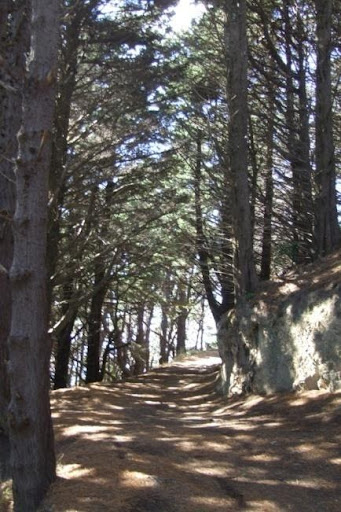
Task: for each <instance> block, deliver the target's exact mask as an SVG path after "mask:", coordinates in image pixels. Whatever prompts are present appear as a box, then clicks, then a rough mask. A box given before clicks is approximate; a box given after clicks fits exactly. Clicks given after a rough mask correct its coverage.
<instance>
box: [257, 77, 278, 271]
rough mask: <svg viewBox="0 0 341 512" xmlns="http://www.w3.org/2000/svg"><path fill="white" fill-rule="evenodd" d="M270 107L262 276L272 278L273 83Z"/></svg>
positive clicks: (270, 86) (267, 136) (269, 91)
mask: <svg viewBox="0 0 341 512" xmlns="http://www.w3.org/2000/svg"><path fill="white" fill-rule="evenodd" d="M268 94H269V100H270V102H269V103H270V109H269V115H268V121H267V123H268V126H267V134H266V139H267V140H266V175H265V198H264V221H263V222H264V224H263V237H262V256H261V271H260V278H261V279H262V280H268V279H270V275H271V260H272V210H273V195H274V190H273V189H274V184H273V150H274V148H273V146H274V124H275V123H274V117H273V116H272V108H271V107H273V108H274V104H275V91H274V86H273V84H271V83H270V84H269V90H268Z"/></svg>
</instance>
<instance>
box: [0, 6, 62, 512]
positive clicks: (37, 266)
mask: <svg viewBox="0 0 341 512" xmlns="http://www.w3.org/2000/svg"><path fill="white" fill-rule="evenodd" d="M31 8H32V16H31V51H30V53H29V59H28V62H27V64H28V68H27V71H26V75H25V83H24V93H23V111H22V126H21V129H20V132H19V136H18V141H19V155H18V159H17V167H16V183H17V205H16V211H15V217H14V223H13V227H14V258H13V263H12V266H11V269H10V281H11V293H12V303H13V306H12V319H11V330H10V336H9V364H10V372H9V377H10V391H11V401H10V405H9V430H10V442H11V467H12V477H13V495H14V503H15V510H16V511H17V512H33V511H36V510H37V507H38V505H39V503H40V501H41V499H42V498H43V496H44V494H45V492H46V491H47V489H48V487H49V485H50V483H51V482H52V481H53V480H54V479H55V476H56V475H55V455H54V444H53V429H52V421H51V413H50V402H49V386H50V378H49V361H50V353H51V344H50V341H49V337H48V332H47V297H46V292H47V286H46V261H45V258H46V232H47V200H48V170H49V162H50V148H51V147H50V142H49V137H50V134H51V128H52V123H53V111H54V101H55V76H56V66H57V51H58V39H59V37H58V28H59V1H58V0H51V1H50V2H46V1H45V0H32V2H31Z"/></svg>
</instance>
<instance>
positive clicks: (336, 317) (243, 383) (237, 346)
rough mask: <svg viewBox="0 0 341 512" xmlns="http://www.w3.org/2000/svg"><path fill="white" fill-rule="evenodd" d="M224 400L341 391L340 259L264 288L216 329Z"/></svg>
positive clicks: (325, 262) (336, 256) (309, 268)
mask: <svg viewBox="0 0 341 512" xmlns="http://www.w3.org/2000/svg"><path fill="white" fill-rule="evenodd" d="M218 346H219V351H220V355H221V357H222V360H223V365H222V372H221V389H222V391H223V392H224V394H236V393H243V392H247V391H252V392H256V393H275V392H280V391H292V390H303V389H321V388H325V389H328V390H330V391H334V390H337V389H341V254H340V252H338V253H335V254H334V255H332V256H331V257H329V258H327V259H325V260H323V261H321V262H319V264H318V265H316V264H315V265H314V266H310V267H308V268H305V269H304V270H301V271H298V272H296V273H293V274H292V275H288V276H286V277H285V278H283V279H282V280H280V281H279V282H277V283H269V284H267V285H265V287H264V288H263V290H261V292H260V294H259V295H258V296H257V297H256V298H255V300H253V301H252V302H248V303H245V304H241V305H240V306H239V307H238V308H237V309H236V310H234V311H232V312H230V313H229V314H228V315H226V316H225V317H224V318H223V319H222V321H221V322H220V325H219V328H218Z"/></svg>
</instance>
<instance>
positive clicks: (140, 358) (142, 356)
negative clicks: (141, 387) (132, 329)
mask: <svg viewBox="0 0 341 512" xmlns="http://www.w3.org/2000/svg"><path fill="white" fill-rule="evenodd" d="M144 313H145V310H144V304H141V305H140V306H139V308H138V311H137V334H136V340H135V343H136V345H137V348H136V350H135V351H134V358H135V365H134V375H140V374H141V373H143V372H144V370H145V369H146V355H147V354H146V346H145V332H144Z"/></svg>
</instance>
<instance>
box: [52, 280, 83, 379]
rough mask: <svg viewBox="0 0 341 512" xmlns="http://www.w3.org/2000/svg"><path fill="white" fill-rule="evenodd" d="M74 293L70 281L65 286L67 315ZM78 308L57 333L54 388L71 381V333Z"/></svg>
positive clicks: (64, 307) (63, 311) (65, 311)
mask: <svg viewBox="0 0 341 512" xmlns="http://www.w3.org/2000/svg"><path fill="white" fill-rule="evenodd" d="M72 295H73V283H72V281H71V282H68V283H65V284H64V286H63V306H62V311H61V313H62V315H63V316H64V315H66V314H67V312H68V309H69V307H70V306H69V303H70V299H71V298H72ZM77 312H78V311H77V309H76V308H75V309H74V310H73V312H72V314H71V315H70V318H69V319H68V321H67V322H66V324H65V325H64V326H63V328H62V329H61V331H60V332H59V333H58V335H57V347H56V363H55V374H54V389H60V388H66V387H68V383H69V363H70V353H71V334H72V330H73V326H74V323H75V320H76V318H77Z"/></svg>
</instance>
